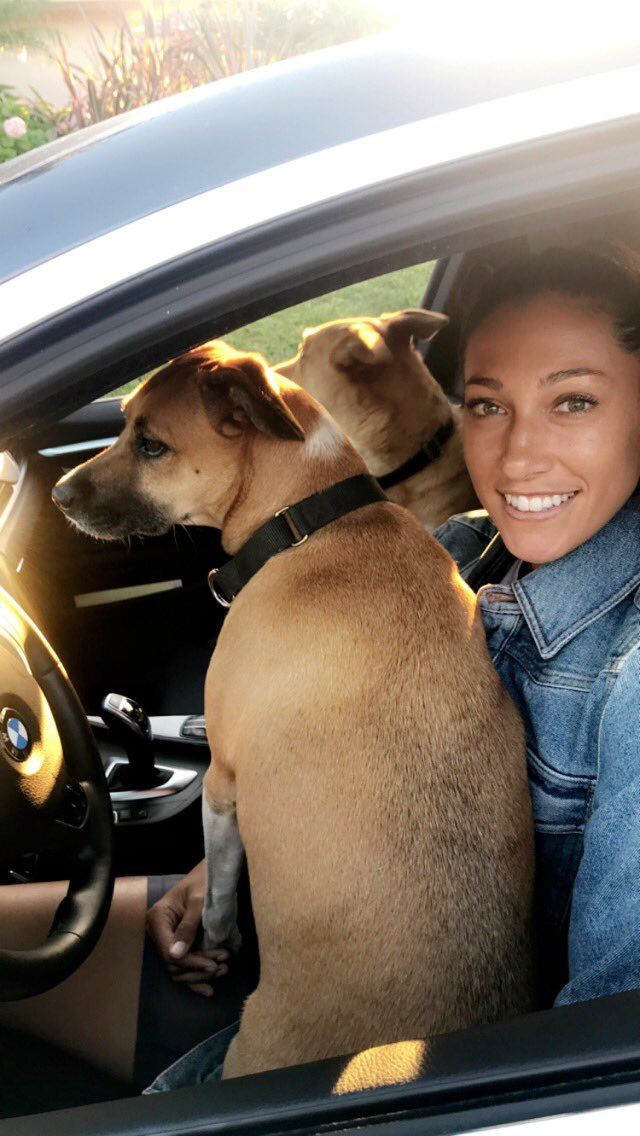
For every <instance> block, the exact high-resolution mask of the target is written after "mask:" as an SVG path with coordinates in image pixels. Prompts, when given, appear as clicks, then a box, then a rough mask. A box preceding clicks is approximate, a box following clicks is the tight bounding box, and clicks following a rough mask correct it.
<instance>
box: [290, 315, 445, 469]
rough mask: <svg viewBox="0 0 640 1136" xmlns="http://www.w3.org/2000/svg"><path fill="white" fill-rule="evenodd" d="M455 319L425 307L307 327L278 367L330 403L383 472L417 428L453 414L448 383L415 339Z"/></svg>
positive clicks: (420, 432) (429, 427)
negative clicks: (432, 367)
mask: <svg viewBox="0 0 640 1136" xmlns="http://www.w3.org/2000/svg"><path fill="white" fill-rule="evenodd" d="M448 322H449V321H448V318H447V316H445V315H441V314H440V313H439V312H429V311H423V310H422V309H415V310H414V309H407V310H404V311H399V312H393V313H385V314H383V315H381V316H379V317H377V318H373V317H367V318H361V319H341V320H332V321H331V322H330V323H324V324H321V325H320V326H319V327H315V328H309V329H307V330H306V331H305V332H304V333H303V337H302V343H301V345H300V348H299V350H298V353H297V355H295V356H294V358H292V359H288V360H287V361H286V362H285V363H279V364H278V365H277V367H276V370H277V371H278V373H279V374H281V375H283V376H287V377H288V378H290V379H293V381H294V382H296V383H298V384H299V385H300V386H301V387H304V389H305V390H307V391H309V393H310V394H311V395H313V397H314V398H316V399H317V400H318V402H320V403H322V405H323V406H325V407H326V409H327V410H328V411H329V413H330V414H331V415H332V417H333V418H335V420H336V422H337V423H338V424H339V425H340V427H341V429H342V430H344V432H345V434H346V435H347V436H348V437H349V438H350V439H351V441H352V442H353V444H354V445H355V447H356V449H357V450H359V452H360V453H361V454H362V456H363V457H364V459H365V461H366V462H367V465H368V466H369V467H370V469H371V470H372V472H373V473H380V472H382V471H384V469H385V468H388V463H389V461H391V464H393V459H394V457H395V451H396V450H397V451H398V452H399V453H404V452H405V450H406V447H407V444H408V443H410V441H411V440H412V435H413V434H414V433H415V434H416V435H417V436H419V437H420V438H422V437H424V436H425V434H426V435H428V434H429V433H430V432H433V431H435V430H436V429H437V428H438V426H439V425H441V423H442V422H443V421H444V420H445V419H446V418H447V417H448V415H449V407H448V403H447V399H446V396H445V394H444V392H443V390H442V388H441V387H440V386H439V384H438V383H437V382H436V381H435V379H434V378H433V377H432V375H431V374H430V373H429V371H428V370H427V367H426V365H425V363H424V361H423V359H422V356H421V355H420V354H419V353H418V352H417V351H416V350H415V348H414V346H413V340H414V338H416V339H421V340H428V339H431V338H432V337H433V336H434V335H435V334H436V332H438V331H439V330H440V329H441V328H442V327H445V326H446V324H447V323H448ZM407 434H409V435H410V437H408V436H407ZM405 456H406V454H405ZM381 459H382V466H380V460H381Z"/></svg>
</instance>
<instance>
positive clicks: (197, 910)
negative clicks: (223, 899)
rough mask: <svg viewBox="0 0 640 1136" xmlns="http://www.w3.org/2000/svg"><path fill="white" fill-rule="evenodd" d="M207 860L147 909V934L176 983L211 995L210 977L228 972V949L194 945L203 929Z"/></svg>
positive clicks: (206, 996) (205, 995)
mask: <svg viewBox="0 0 640 1136" xmlns="http://www.w3.org/2000/svg"><path fill="white" fill-rule="evenodd" d="M204 889H205V861H204V860H202V861H201V863H199V864H196V866H195V868H194V869H193V870H192V871H191V872H189V875H188V876H185V878H184V879H183V880H180V882H179V883H177V884H176V885H175V886H174V887H172V888H171V889H170V891H168V892H167V893H166V894H165V895H163V896H162V898H161V899H159V900H158V902H157V903H154V905H153V907H150V908H149V910H148V911H147V918H146V927H147V934H148V935H150V937H151V938H152V939H153V941H154V943H155V945H156V947H157V949H158V952H159V954H160V956H161V958H162V959H163V961H164V963H165V965H166V967H167V970H168V971H169V974H170V975H171V978H172V979H173V981H174V982H180V983H184V984H186V985H187V986H189V987H190V988H191V990H193V991H195V993H197V994H202V995H204V997H205V998H210V997H211V995H212V994H213V986H212V985H211V980H212V979H213V978H214V977H221V976H222V975H223V974H226V973H227V971H228V969H229V967H228V966H227V965H226V960H227V959H228V957H229V952H228V951H226V950H224V949H223V948H221V947H216V948H215V949H214V950H210V951H209V950H201V949H197V950H195V951H192V949H191V948H192V947H193V944H194V942H195V941H196V939H197V938H198V936H199V934H200V932H201V930H202V923H201V918H202V909H203V906H204Z"/></svg>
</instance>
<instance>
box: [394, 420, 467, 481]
mask: <svg viewBox="0 0 640 1136" xmlns="http://www.w3.org/2000/svg"><path fill="white" fill-rule="evenodd" d="M453 429H454V425H453V418H450V419H449V421H448V422H445V424H444V426H440V428H439V429H438V430H436V432H435V434H434V435H433V437H431V438H429V441H428V442H423V443H422V445H421V446H420V449H419V450H418V452H417V454H414V455H413V457H412V458H409V459H408V460H407V461H406V462H403V464H402V465H400V466H398V468H397V469H392V470H391V472H390V473H385V474H383V475H382V477H379V478H378V481H379V482H380V484H381V486H382V488H383V489H391V487H392V486H393V485H398V484H399V482H401V481H406V480H407V478H408V477H413V475H414V474H415V473H420V470H421V469H426V468H427V466H428V465H431V463H432V462H434V461H437V460H438V458H439V457H440V454H441V453H442V450H443V447H444V446H445V444H446V443H447V442H448V441H449V438H450V437H451V435H452V434H453Z"/></svg>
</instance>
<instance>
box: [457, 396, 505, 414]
mask: <svg viewBox="0 0 640 1136" xmlns="http://www.w3.org/2000/svg"><path fill="white" fill-rule="evenodd" d="M464 408H465V410H469V411H471V413H472V414H473V416H474V418H493V417H495V415H496V414H502V412H503V408H502V407H501V406H499V405H498V403H497V402H492V401H491V399H490V398H470V399H468V401H467V402H465V404H464Z"/></svg>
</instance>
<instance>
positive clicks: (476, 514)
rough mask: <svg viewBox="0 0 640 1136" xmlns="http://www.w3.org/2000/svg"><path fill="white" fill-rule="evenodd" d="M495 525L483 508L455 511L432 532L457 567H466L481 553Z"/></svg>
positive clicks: (494, 530) (492, 533)
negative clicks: (465, 511) (461, 511)
mask: <svg viewBox="0 0 640 1136" xmlns="http://www.w3.org/2000/svg"><path fill="white" fill-rule="evenodd" d="M496 531H497V530H496V526H495V525H494V523H493V521H492V520H491V519H490V517H489V514H488V513H487V512H486V510H485V509H472V510H471V512H469V513H456V514H455V516H453V517H449V520H448V521H445V523H444V524H443V525H440V527H439V528H437V529H436V531H435V532H434V534H433V535H434V536H435V538H436V540H439V541H440V544H441V545H443V547H444V548H446V550H447V552H448V553H449V555H450V556H452V557H453V559H454V560H455V562H456V564H457V565H458V567H459V568H466V567H467V566H468V565H469V564H471V563H472V561H474V560H477V558H478V557H479V556H481V555H482V553H483V552H484V550H485V548H486V547H487V545H488V544H489V542H490V540H491V539H492V538H493V537H494V536H495V534H496Z"/></svg>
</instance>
